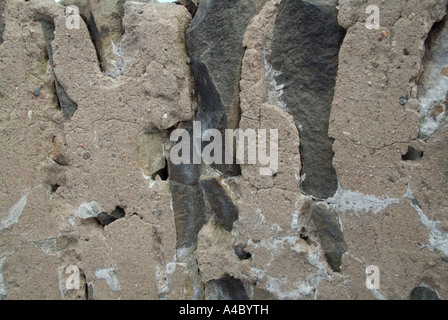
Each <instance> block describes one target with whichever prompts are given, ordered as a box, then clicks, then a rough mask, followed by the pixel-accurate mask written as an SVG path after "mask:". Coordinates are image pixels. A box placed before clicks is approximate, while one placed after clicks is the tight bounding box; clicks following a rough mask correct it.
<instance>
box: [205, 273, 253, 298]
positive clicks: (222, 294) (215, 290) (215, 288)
mask: <svg viewBox="0 0 448 320" xmlns="http://www.w3.org/2000/svg"><path fill="white" fill-rule="evenodd" d="M207 289H208V295H209V299H211V300H249V297H248V295H247V293H246V290H245V289H244V284H243V282H242V281H241V280H239V279H235V278H234V277H232V276H230V275H228V274H227V275H225V276H224V277H222V278H221V279H218V280H211V281H209V282H207Z"/></svg>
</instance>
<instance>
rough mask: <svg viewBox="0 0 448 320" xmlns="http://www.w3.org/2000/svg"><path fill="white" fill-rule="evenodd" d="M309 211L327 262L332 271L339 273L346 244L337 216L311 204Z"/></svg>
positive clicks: (328, 210) (322, 207) (330, 211)
mask: <svg viewBox="0 0 448 320" xmlns="http://www.w3.org/2000/svg"><path fill="white" fill-rule="evenodd" d="M310 210H311V218H312V219H313V222H314V225H315V226H316V231H317V235H318V236H319V239H320V242H321V245H322V249H323V250H324V252H325V257H326V259H327V262H328V264H329V265H330V267H331V269H333V271H335V272H339V271H341V260H342V255H343V254H344V252H346V251H347V244H346V243H345V241H344V236H343V234H342V231H341V227H340V225H339V222H338V220H337V214H336V213H335V212H334V211H332V210H330V209H327V208H325V207H324V206H321V205H317V204H312V205H311V208H310Z"/></svg>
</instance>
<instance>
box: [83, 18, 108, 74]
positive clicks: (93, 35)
mask: <svg viewBox="0 0 448 320" xmlns="http://www.w3.org/2000/svg"><path fill="white" fill-rule="evenodd" d="M88 15H89V16H88V17H86V16H85V15H81V17H82V19H83V20H84V23H85V24H86V25H87V29H88V30H89V34H90V39H91V40H92V43H93V46H94V47H95V51H96V56H97V58H98V64H99V67H100V70H101V72H105V65H104V64H105V59H106V58H105V56H104V48H103V43H102V41H101V37H100V34H99V32H98V28H97V26H96V23H95V17H94V16H93V13H92V11H89V13H88Z"/></svg>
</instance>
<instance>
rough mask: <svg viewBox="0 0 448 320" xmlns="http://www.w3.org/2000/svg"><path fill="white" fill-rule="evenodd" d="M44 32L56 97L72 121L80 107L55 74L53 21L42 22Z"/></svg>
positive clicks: (67, 117) (65, 114)
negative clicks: (52, 44)
mask: <svg viewBox="0 0 448 320" xmlns="http://www.w3.org/2000/svg"><path fill="white" fill-rule="evenodd" d="M41 24H42V30H43V33H44V37H45V44H46V48H47V56H48V59H49V61H50V64H51V68H52V71H53V77H54V84H55V87H56V96H57V98H58V104H59V106H60V108H61V110H62V112H63V114H64V116H65V118H66V119H70V118H71V117H72V116H73V114H74V113H75V111H76V109H78V105H77V104H76V103H75V102H73V100H71V99H70V97H69V96H68V95H67V93H66V92H65V89H64V88H63V87H62V85H61V83H60V82H59V81H58V79H57V77H56V74H55V73H54V70H53V66H54V62H53V48H52V46H51V43H52V42H53V40H54V32H55V25H54V23H53V22H52V21H48V20H42V22H41Z"/></svg>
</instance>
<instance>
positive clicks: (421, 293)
mask: <svg viewBox="0 0 448 320" xmlns="http://www.w3.org/2000/svg"><path fill="white" fill-rule="evenodd" d="M409 300H441V299H440V298H439V295H438V294H437V293H436V292H435V291H433V290H431V289H429V288H427V287H422V286H420V287H415V288H414V289H413V290H412V292H411V296H410V298H409Z"/></svg>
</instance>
